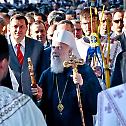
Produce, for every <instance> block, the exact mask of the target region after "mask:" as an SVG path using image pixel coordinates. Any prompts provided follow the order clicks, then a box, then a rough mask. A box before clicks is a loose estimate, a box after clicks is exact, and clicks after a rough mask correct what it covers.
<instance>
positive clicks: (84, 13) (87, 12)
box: [80, 7, 98, 18]
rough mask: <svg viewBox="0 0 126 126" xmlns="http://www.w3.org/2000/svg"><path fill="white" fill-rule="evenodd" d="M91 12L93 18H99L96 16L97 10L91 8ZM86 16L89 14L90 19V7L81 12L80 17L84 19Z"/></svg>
mask: <svg viewBox="0 0 126 126" xmlns="http://www.w3.org/2000/svg"><path fill="white" fill-rule="evenodd" d="M91 11H92V17H97V18H98V14H96V11H95V8H91ZM86 14H88V16H89V17H90V7H85V8H84V9H83V10H81V12H80V17H81V18H84V17H85V16H86ZM86 18H87V17H86Z"/></svg>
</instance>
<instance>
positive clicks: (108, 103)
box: [96, 83, 126, 126]
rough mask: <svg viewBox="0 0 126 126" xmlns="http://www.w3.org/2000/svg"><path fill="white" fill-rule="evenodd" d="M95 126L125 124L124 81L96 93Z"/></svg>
mask: <svg viewBox="0 0 126 126" xmlns="http://www.w3.org/2000/svg"><path fill="white" fill-rule="evenodd" d="M96 126H126V83H125V84H122V85H119V86H116V87H113V88H109V89H107V90H104V91H102V92H101V93H99V94H98V104H97V119H96Z"/></svg>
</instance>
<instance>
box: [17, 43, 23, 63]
mask: <svg viewBox="0 0 126 126" xmlns="http://www.w3.org/2000/svg"><path fill="white" fill-rule="evenodd" d="M16 47H17V58H18V61H19V63H20V64H21V65H22V64H23V61H24V56H23V54H22V52H21V49H20V47H21V44H20V43H19V44H16Z"/></svg>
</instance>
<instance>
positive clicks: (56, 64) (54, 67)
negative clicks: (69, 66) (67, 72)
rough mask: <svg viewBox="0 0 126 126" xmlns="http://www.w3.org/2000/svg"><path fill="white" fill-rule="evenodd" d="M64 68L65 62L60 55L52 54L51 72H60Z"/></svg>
mask: <svg viewBox="0 0 126 126" xmlns="http://www.w3.org/2000/svg"><path fill="white" fill-rule="evenodd" d="M63 70H64V67H63V62H62V60H61V59H60V58H59V57H54V58H53V56H52V55H51V72H53V73H55V74H58V73H62V72H63Z"/></svg>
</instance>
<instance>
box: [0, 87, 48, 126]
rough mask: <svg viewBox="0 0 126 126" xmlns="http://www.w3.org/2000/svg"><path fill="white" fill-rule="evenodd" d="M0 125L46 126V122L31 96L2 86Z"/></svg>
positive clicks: (0, 88)
mask: <svg viewBox="0 0 126 126" xmlns="http://www.w3.org/2000/svg"><path fill="white" fill-rule="evenodd" d="M0 126H46V122H45V120H44V117H43V114H42V112H41V111H40V110H39V109H38V107H37V106H36V105H35V103H34V102H33V101H32V99H31V98H30V97H29V96H27V95H25V94H21V93H18V92H16V91H14V90H11V89H9V88H6V87H3V86H0Z"/></svg>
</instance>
